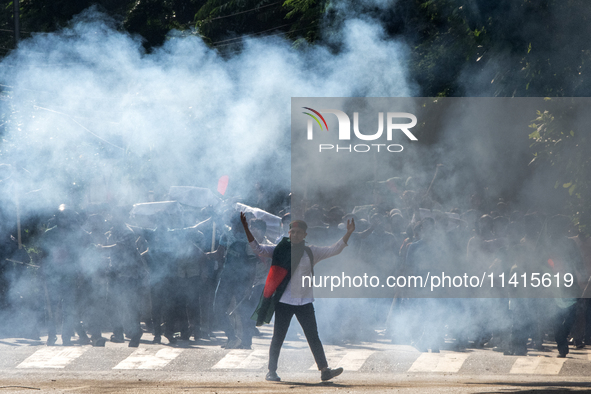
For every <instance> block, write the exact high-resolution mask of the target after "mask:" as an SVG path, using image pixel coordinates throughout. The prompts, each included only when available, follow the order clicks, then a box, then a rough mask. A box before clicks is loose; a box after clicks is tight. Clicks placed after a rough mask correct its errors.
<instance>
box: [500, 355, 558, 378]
mask: <svg viewBox="0 0 591 394" xmlns="http://www.w3.org/2000/svg"><path fill="white" fill-rule="evenodd" d="M565 361H566V359H564V358H550V357H519V358H518V359H517V360H515V363H513V366H512V367H511V371H509V373H515V374H536V375H558V373H560V370H561V369H562V366H563V365H564V362H565Z"/></svg>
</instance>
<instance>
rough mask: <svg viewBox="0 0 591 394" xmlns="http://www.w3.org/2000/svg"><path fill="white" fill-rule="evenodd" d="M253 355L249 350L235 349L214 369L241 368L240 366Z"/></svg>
mask: <svg viewBox="0 0 591 394" xmlns="http://www.w3.org/2000/svg"><path fill="white" fill-rule="evenodd" d="M250 353H252V350H249V349H233V350H230V352H229V353H228V354H226V355H225V356H224V358H222V359H221V360H220V361H218V363H217V364H216V365H214V366H213V367H211V368H212V369H235V368H240V365H241V364H242V363H243V362H244V361H246V359H247V357H248V356H249V355H250Z"/></svg>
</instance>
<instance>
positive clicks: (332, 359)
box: [308, 351, 345, 371]
mask: <svg viewBox="0 0 591 394" xmlns="http://www.w3.org/2000/svg"><path fill="white" fill-rule="evenodd" d="M325 356H326V361H327V362H328V366H329V367H332V366H335V365H337V364H339V363H340V362H341V360H342V359H343V357H344V356H345V352H342V351H336V352H328V353H326V354H325ZM308 370H309V371H318V366H317V365H316V363H314V364H312V366H311V367H310V368H308Z"/></svg>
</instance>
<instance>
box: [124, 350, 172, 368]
mask: <svg viewBox="0 0 591 394" xmlns="http://www.w3.org/2000/svg"><path fill="white" fill-rule="evenodd" d="M182 352H183V349H171V348H164V349H160V350H158V351H156V349H152V348H140V349H137V350H136V351H134V352H133V353H131V355H130V356H129V357H127V358H126V359H125V360H123V361H121V362H120V363H119V364H117V365H116V366H115V367H113V369H162V368H164V367H165V366H167V365H168V364H169V363H170V362H171V361H172V360H174V359H175V358H177V357H178V356H179V354H181V353H182Z"/></svg>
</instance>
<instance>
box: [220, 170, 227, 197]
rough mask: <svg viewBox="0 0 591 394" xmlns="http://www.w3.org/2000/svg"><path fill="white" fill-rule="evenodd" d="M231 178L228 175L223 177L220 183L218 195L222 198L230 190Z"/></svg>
mask: <svg viewBox="0 0 591 394" xmlns="http://www.w3.org/2000/svg"><path fill="white" fill-rule="evenodd" d="M229 180H230V177H229V176H228V175H222V176H221V177H220V180H219V181H218V193H220V194H221V195H222V196H223V195H224V194H225V193H226V189H227V188H228V181H229Z"/></svg>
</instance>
